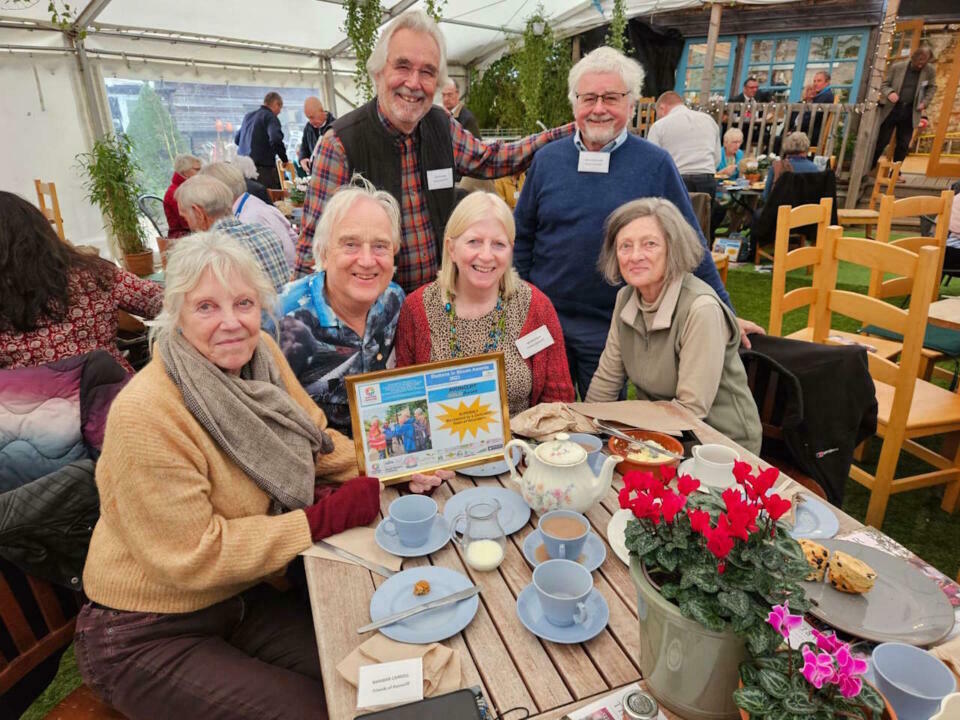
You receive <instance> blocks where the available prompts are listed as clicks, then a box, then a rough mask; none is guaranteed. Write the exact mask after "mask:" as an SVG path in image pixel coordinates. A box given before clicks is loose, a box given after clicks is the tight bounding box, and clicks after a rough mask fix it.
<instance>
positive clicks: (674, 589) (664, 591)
mask: <svg viewBox="0 0 960 720" xmlns="http://www.w3.org/2000/svg"><path fill="white" fill-rule="evenodd" d="M679 593H680V586H679V585H677V584H676V583H664V584H663V585H661V586H660V594H661V595H662V596H663V597H665V598H666V599H667V600H676V599H677V596H678V595H679Z"/></svg>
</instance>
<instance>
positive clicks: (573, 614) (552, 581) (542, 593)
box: [533, 560, 593, 627]
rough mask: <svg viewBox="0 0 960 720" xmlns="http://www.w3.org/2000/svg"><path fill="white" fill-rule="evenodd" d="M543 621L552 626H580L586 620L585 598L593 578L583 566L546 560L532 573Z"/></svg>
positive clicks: (591, 587)
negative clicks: (544, 618) (545, 620)
mask: <svg viewBox="0 0 960 720" xmlns="http://www.w3.org/2000/svg"><path fill="white" fill-rule="evenodd" d="M533 587H534V588H535V589H536V591H537V597H538V598H539V600H540V607H541V608H542V609H543V614H544V617H546V618H547V620H548V621H549V622H550V623H552V624H553V625H559V626H560V627H566V626H569V625H573V624H574V623H576V624H578V625H582V624H583V623H585V622H587V620H588V619H589V618H588V616H587V606H586V602H587V596H588V595H590V591H591V590H593V578H592V577H591V576H590V573H589V572H588V571H587V569H586V568H585V567H583V565H581V564H580V563H575V562H573V561H571V560H547V561H546V562H542V563H540V564H539V565H537V567H536V569H534V571H533Z"/></svg>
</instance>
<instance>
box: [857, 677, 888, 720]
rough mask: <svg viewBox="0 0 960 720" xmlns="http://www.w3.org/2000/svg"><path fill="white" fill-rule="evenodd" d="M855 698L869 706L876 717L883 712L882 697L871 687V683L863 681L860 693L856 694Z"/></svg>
mask: <svg viewBox="0 0 960 720" xmlns="http://www.w3.org/2000/svg"><path fill="white" fill-rule="evenodd" d="M856 699H857V700H859V701H860V702H862V703H863V704H864V705H866V706H867V707H868V708H870V709H871V710H872V711H873V713H874V715H876V716H877V718H879V717H880V715H881V714H882V713H883V709H884V702H883V698H882V697H881V696H880V693H878V692H877V691H876V690H875V689H874V688H873V685H869V684H867V683H866V682H865V683H863V688H861V690H860V694H859V695H857V697H856Z"/></svg>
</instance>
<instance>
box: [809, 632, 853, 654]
mask: <svg viewBox="0 0 960 720" xmlns="http://www.w3.org/2000/svg"><path fill="white" fill-rule="evenodd" d="M812 629H813V637H814V638H816V640H817V647H818V648H819V649H820V650H823V651H824V652H828V653H831V654H833V653H835V652H837V650H839V649H840V648H842V647H846V644H845V643H842V642H840V640H838V639H837V634H836V633H830V634H829V635H825V634H824V633H822V632H820V631H819V630H817V629H816V628H812Z"/></svg>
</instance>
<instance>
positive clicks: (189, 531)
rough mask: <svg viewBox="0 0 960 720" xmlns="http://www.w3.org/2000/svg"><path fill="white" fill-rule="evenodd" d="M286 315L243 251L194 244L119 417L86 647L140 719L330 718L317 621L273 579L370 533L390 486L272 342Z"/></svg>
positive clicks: (219, 240) (188, 243) (80, 657)
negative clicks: (326, 541) (264, 318)
mask: <svg viewBox="0 0 960 720" xmlns="http://www.w3.org/2000/svg"><path fill="white" fill-rule="evenodd" d="M272 300H273V287H272V285H271V283H270V281H269V280H268V279H267V278H266V277H265V276H264V274H263V272H262V271H261V270H260V268H259V266H258V264H257V262H256V260H255V259H254V258H253V256H252V255H251V253H250V252H249V251H248V250H246V249H245V248H244V247H242V246H241V245H240V244H239V242H238V241H237V240H235V239H233V238H231V237H230V236H228V235H226V234H224V233H219V232H206V233H199V234H197V235H193V236H191V237H188V238H184V239H183V240H181V241H180V242H179V243H178V244H177V245H176V247H175V248H174V249H173V250H171V252H170V255H169V260H168V263H167V270H166V288H165V294H164V303H163V311H162V312H161V314H160V316H159V317H158V318H157V325H156V326H155V327H154V328H153V331H152V332H153V339H154V345H153V352H154V356H153V359H152V360H151V362H150V363H149V365H147V367H146V368H144V369H143V370H142V371H141V372H140V373H139V374H138V375H137V376H136V377H135V378H134V379H133V380H132V381H131V382H130V383H129V384H128V385H127V386H126V387H125V388H124V389H123V390H122V391H121V392H120V394H119V395H118V396H117V398H116V400H115V401H114V403H113V406H112V407H111V409H110V415H109V418H108V419H107V428H106V435H105V440H104V444H103V454H102V455H101V456H100V460H99V462H98V463H97V489H98V490H99V492H100V502H101V508H100V519H99V520H98V521H97V525H96V527H95V528H94V531H93V537H92V539H91V542H90V550H89V553H88V555H87V560H86V565H85V567H84V576H83V580H84V590H85V591H86V593H87V595H88V597H89V598H90V602H88V603H86V604H85V605H84V607H83V608H82V610H81V612H80V615H79V616H78V619H77V627H76V638H75V643H76V655H77V664H78V666H79V669H80V674H81V675H82V677H83V679H84V681H85V682H86V683H87V684H88V685H89V686H90V687H91V688H92V689H93V690H94V692H95V693H97V694H98V695H99V696H101V697H102V698H103V700H105V701H106V702H108V703H109V704H110V705H112V706H113V707H115V708H116V709H118V710H119V711H121V712H122V713H123V714H124V715H126V716H127V717H129V718H133V719H135V720H136V719H137V718H144V719H149V720H157V719H162V718H171V719H174V720H183V719H184V718H201V717H202V718H224V719H226V718H250V719H251V720H254V719H257V720H259V718H264V717H283V718H307V717H310V718H317V717H320V718H324V717H326V715H325V713H324V711H323V708H324V692H323V684H322V679H321V674H320V663H319V659H318V657H317V645H316V641H315V639H314V632H313V624H312V620H311V614H310V609H309V607H308V605H307V603H306V602H304V601H303V600H302V595H301V594H299V593H296V592H280V591H278V590H277V589H276V588H275V587H274V584H273V583H271V582H270V580H271V579H273V578H274V576H276V575H278V574H279V573H282V572H283V570H284V569H285V568H286V566H287V564H288V563H290V561H291V560H293V559H294V558H296V556H297V554H298V553H300V552H302V551H304V550H306V549H307V548H309V547H310V546H311V544H312V543H313V542H314V541H315V540H319V539H321V538H324V537H327V536H329V535H332V534H334V533H338V532H342V531H343V530H346V529H348V528H351V527H355V526H358V525H366V524H368V523H370V522H371V521H372V520H373V519H374V518H375V517H376V516H377V512H378V509H379V496H380V484H379V483H378V482H377V480H376V479H375V478H369V477H355V476H356V474H357V466H356V458H355V454H354V449H353V443H352V442H350V441H349V440H348V439H347V438H345V437H344V436H343V435H341V434H340V433H338V432H336V431H335V430H330V429H328V428H327V422H326V418H325V417H324V414H323V411H322V410H320V408H318V407H317V406H316V404H315V403H314V402H313V401H312V400H311V399H310V397H309V396H308V395H307V394H306V393H305V392H304V390H303V388H301V387H300V384H299V383H298V382H297V379H296V377H295V376H294V374H293V372H292V371H291V370H290V367H289V365H287V362H286V360H284V357H283V354H282V353H281V352H280V349H279V347H277V345H276V344H275V343H274V342H273V340H271V339H270V337H269V336H268V335H267V334H265V333H263V332H261V331H260V313H261V308H263V307H269V306H270V305H271V302H272ZM351 478H352V479H351Z"/></svg>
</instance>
